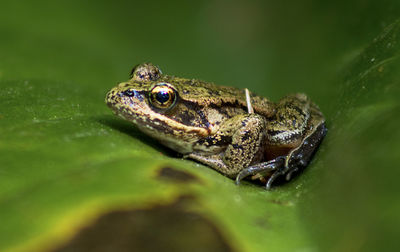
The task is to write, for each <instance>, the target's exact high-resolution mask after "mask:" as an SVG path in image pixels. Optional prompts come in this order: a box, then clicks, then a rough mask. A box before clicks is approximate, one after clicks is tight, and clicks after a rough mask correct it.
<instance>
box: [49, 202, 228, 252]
mask: <svg viewBox="0 0 400 252" xmlns="http://www.w3.org/2000/svg"><path fill="white" fill-rule="evenodd" d="M195 203H196V201H195V200H194V198H193V197H190V196H186V197H181V198H180V199H178V200H177V201H176V202H175V203H172V204H169V205H155V206H153V207H150V208H145V209H133V210H116V211H113V212H110V213H106V214H104V215H103V216H100V217H99V218H98V219H97V220H96V221H95V223H93V224H91V225H90V226H87V227H85V228H83V229H82V230H80V231H79V232H78V233H77V234H76V235H75V237H73V238H72V239H71V240H70V241H69V242H68V243H66V244H64V245H62V246H61V247H59V248H56V249H55V250H53V251H54V252H87V251H96V252H109V251H118V252H128V251H193V252H195V251H215V252H217V251H233V249H232V248H231V247H230V245H229V244H228V242H227V241H226V239H225V238H224V237H223V235H222V234H221V232H220V230H219V229H218V227H217V226H216V225H215V224H214V223H213V222H211V221H210V220H208V219H207V218H205V217H203V216H202V215H200V214H199V213H197V212H194V211H191V210H188V209H189V207H190V206H191V205H195Z"/></svg>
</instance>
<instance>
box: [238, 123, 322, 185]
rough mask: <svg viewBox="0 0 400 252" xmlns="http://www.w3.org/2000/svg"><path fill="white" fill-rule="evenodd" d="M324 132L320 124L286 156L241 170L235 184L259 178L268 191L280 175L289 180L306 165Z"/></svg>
mask: <svg viewBox="0 0 400 252" xmlns="http://www.w3.org/2000/svg"><path fill="white" fill-rule="evenodd" d="M326 132H327V130H326V127H325V124H324V123H321V124H320V125H319V126H318V127H317V128H315V130H314V131H313V133H312V134H310V135H308V136H307V137H306V138H305V139H304V140H303V141H302V144H301V145H300V146H299V147H297V148H295V149H293V150H292V151H291V152H290V153H289V154H288V155H286V156H279V157H277V158H275V159H272V160H269V161H268V162H264V163H260V164H256V165H253V166H250V167H247V168H246V169H243V170H242V171H241V172H240V173H239V174H238V175H237V177H236V184H237V185H238V184H240V181H241V180H242V179H244V178H246V177H248V176H253V179H257V178H259V179H261V180H262V181H265V182H266V185H265V187H266V189H267V190H269V189H271V185H272V183H273V182H274V181H275V180H276V179H277V178H278V177H280V176H282V175H286V180H290V178H291V176H292V174H293V173H294V172H296V171H298V170H299V169H300V168H304V167H306V166H307V165H308V163H309V162H310V160H311V158H312V156H313V154H314V152H315V150H316V149H317V147H318V145H319V144H320V142H321V140H322V139H323V137H324V136H325V134H326Z"/></svg>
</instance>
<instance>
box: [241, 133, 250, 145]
mask: <svg viewBox="0 0 400 252" xmlns="http://www.w3.org/2000/svg"><path fill="white" fill-rule="evenodd" d="M249 138H250V132H248V131H246V133H244V135H243V136H242V142H245V141H246V140H248V139H249Z"/></svg>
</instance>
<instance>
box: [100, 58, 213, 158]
mask: <svg viewBox="0 0 400 252" xmlns="http://www.w3.org/2000/svg"><path fill="white" fill-rule="evenodd" d="M131 77H132V78H131V79H130V80H129V81H127V82H123V83H120V84H118V85H117V86H116V87H114V88H112V89H111V90H110V91H109V92H108V93H107V96H106V99H105V100H106V103H107V105H108V106H109V107H110V108H111V109H112V110H113V111H114V113H115V114H117V115H118V116H120V117H122V118H123V119H125V120H128V121H130V122H132V123H134V124H135V125H137V126H138V128H139V129H140V130H142V131H143V132H145V133H146V134H148V135H150V136H151V137H154V138H157V139H159V140H160V141H162V142H164V144H166V145H168V146H169V147H171V148H172V149H175V150H177V151H179V152H181V153H184V152H187V151H189V150H188V148H189V147H188V146H189V145H187V143H188V142H191V141H194V140H195V139H196V138H198V137H199V136H203V137H204V136H205V135H207V134H208V133H209V132H208V130H207V129H205V128H200V127H194V126H192V125H188V124H187V123H185V122H183V121H181V120H179V118H178V116H176V113H177V112H176V111H175V110H176V109H174V108H175V107H176V106H177V104H178V103H179V100H180V96H179V93H178V91H177V89H176V88H175V87H174V85H173V83H172V84H171V83H169V82H167V81H166V80H164V78H162V74H161V71H160V69H159V68H158V67H156V66H154V65H152V64H149V63H146V64H142V65H139V66H137V67H136V68H134V70H132V76H131ZM184 143H185V144H184ZM182 145H184V146H182Z"/></svg>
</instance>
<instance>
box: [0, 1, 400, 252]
mask: <svg viewBox="0 0 400 252" xmlns="http://www.w3.org/2000/svg"><path fill="white" fill-rule="evenodd" d="M78 6H79V7H78ZM155 6H157V7H158V8H155ZM347 7H351V8H349V10H347V9H346V8H347ZM16 13H17V14H18V15H17V16H16ZM266 13H268V15H265V14H266ZM337 13H340V17H339V14H337ZM399 14H400V6H398V4H397V3H396V2H395V1H384V2H381V3H379V4H377V3H372V1H371V2H368V1H366V2H365V1H364V2H363V3H359V2H358V1H354V2H348V1H343V3H342V2H341V1H339V2H335V4H334V6H332V5H331V4H328V3H323V2H321V3H317V2H316V3H314V4H313V5H312V6H311V5H306V4H304V3H303V2H302V3H292V4H291V5H290V6H286V5H285V6H284V3H266V2H265V3H264V2H263V3H262V2H261V1H234V2H232V3H230V4H225V3H224V2H223V1H215V2H210V3H197V2H196V3H191V2H188V3H182V2H181V1H160V2H158V3H155V2H153V1H152V2H151V3H146V2H145V1H142V2H134V1H121V3H115V4H114V3H113V4H110V3H109V2H107V1H96V2H95V3H86V2H85V3H83V2H81V1H65V2H64V1H57V2H47V1H35V2H30V1H25V2H24V1H22V2H21V1H4V4H3V3H2V9H1V10H0V33H1V34H2V39H1V40H0V49H1V50H0V51H1V61H0V87H1V89H0V223H1V225H0V250H1V251H49V250H50V251H88V250H92V251H102V250H107V249H109V250H113V251H132V250H139V251H141V250H152V251H154V250H174V251H187V250H189V249H190V250H197V249H198V250H199V251H201V250H203V251H204V250H206V251H230V250H235V251H265V250H268V251H298V250H305V251H319V250H321V251H326V250H328V251H329V250H331V251H357V250H359V251H368V250H370V251H376V250H393V248H395V247H396V241H397V233H398V232H397V227H398V226H399V224H400V223H399V222H400V218H399V214H398V213H399V212H400V211H399V210H400V202H399V199H398V195H397V194H398V193H397V192H398V186H397V184H398V182H397V179H398V177H399V176H398V175H400V174H399V169H397V166H398V164H399V162H400V160H399V159H400V146H399V142H400V133H399V132H400V131H399V130H398V125H399V123H400V119H399V118H400V117H399V112H400V111H399V110H400V106H399V105H400V104H399V99H398V97H399V95H400V90H399V89H400V85H399V84H400V83H399V80H400V71H399V70H400V61H399V57H398V55H399V51H400V50H399V49H400V44H399V36H400V31H399V29H400V24H399V22H397V21H395V19H396V18H397V17H398V16H399ZM354 17H357V18H356V19H355V18H354ZM339 20H340V22H339ZM360 20H362V21H360ZM272 24H273V25H272ZM379 33H381V34H380V35H379V36H377V37H376V38H375V39H374V37H375V35H376V34H379ZM332 34H333V35H334V36H335V38H334V39H333V38H332ZM328 35H329V36H328ZM144 61H153V62H154V63H156V64H158V65H160V66H161V68H162V69H163V70H164V72H165V73H167V74H173V75H178V76H183V77H189V78H190V77H196V78H200V79H205V80H210V81H215V82H217V83H220V84H224V85H232V86H237V87H240V88H249V89H251V90H252V91H256V92H257V93H259V94H261V95H265V96H268V97H271V98H273V99H275V100H277V99H279V97H280V96H282V95H284V94H286V93H290V92H292V93H293V92H306V93H307V94H309V95H310V97H311V98H312V100H314V101H316V103H317V104H318V105H320V107H321V110H322V111H323V112H324V114H325V116H326V118H327V125H328V129H329V131H328V135H327V137H326V139H325V140H324V142H323V144H322V146H321V147H320V149H319V150H318V152H317V154H316V156H315V158H314V160H313V162H312V164H311V165H310V166H309V167H308V168H307V169H305V171H304V172H302V173H301V174H300V175H299V176H298V177H296V178H294V179H293V180H292V181H290V182H289V183H285V184H282V185H279V186H276V187H275V188H274V189H273V190H272V191H266V190H264V189H263V188H262V187H260V186H258V185H255V184H251V183H248V182H244V183H243V184H242V185H241V186H235V185H234V182H233V181H232V180H230V179H228V178H226V177H224V176H222V175H221V174H219V173H217V172H215V171H214V170H212V169H210V168H208V167H206V166H203V165H200V164H197V163H195V162H193V161H190V160H183V159H181V158H179V157H178V156H177V155H176V154H175V153H173V152H172V151H170V150H168V149H166V148H164V147H162V146H161V145H160V144H158V143H157V142H156V141H154V140H152V139H150V138H149V137H146V136H144V135H143V134H142V133H140V132H139V131H138V130H137V129H136V128H135V127H133V126H132V125H130V124H129V123H127V122H124V121H122V120H121V119H119V118H117V117H115V116H114V115H112V113H111V111H109V109H108V108H107V107H106V106H105V104H104V96H105V93H106V92H107V91H108V90H109V89H110V88H111V87H112V86H114V85H115V84H116V83H117V82H119V81H123V80H124V79H126V78H127V75H128V72H129V70H130V69H129V68H130V67H132V66H133V65H135V64H138V63H141V62H144ZM338 69H340V70H338ZM277 83H278V84H277Z"/></svg>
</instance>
